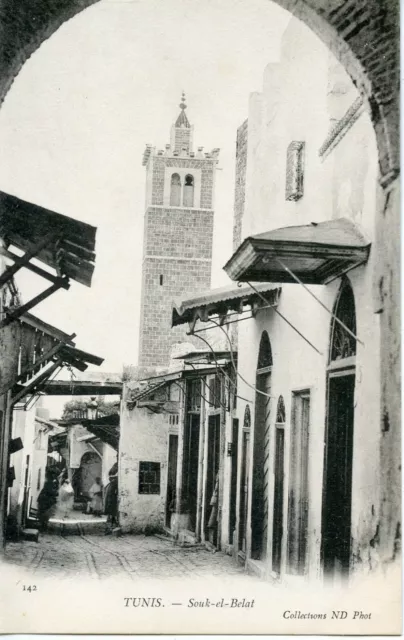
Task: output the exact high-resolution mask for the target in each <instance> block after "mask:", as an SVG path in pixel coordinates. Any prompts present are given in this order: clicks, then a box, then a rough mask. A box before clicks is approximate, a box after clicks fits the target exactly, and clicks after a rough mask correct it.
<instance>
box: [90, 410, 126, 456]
mask: <svg viewBox="0 0 404 640" xmlns="http://www.w3.org/2000/svg"><path fill="white" fill-rule="evenodd" d="M80 424H81V425H82V426H83V427H85V428H86V429H87V431H90V433H92V434H93V435H94V436H95V437H97V438H99V439H100V440H101V441H102V442H105V444H108V445H109V446H110V447H112V448H113V449H115V451H118V446H119V425H120V417H119V414H118V413H113V414H111V415H110V416H103V417H102V418H95V419H94V420H81V421H80ZM86 437H87V436H86Z"/></svg>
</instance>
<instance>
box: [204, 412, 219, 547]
mask: <svg viewBox="0 0 404 640" xmlns="http://www.w3.org/2000/svg"><path fill="white" fill-rule="evenodd" d="M219 464H220V415H214V416H209V419H208V459H207V470H206V471H207V472H206V491H205V536H206V538H207V540H209V542H211V543H212V544H213V545H215V547H216V546H217V545H218V514H219V489H218V475H219ZM215 489H216V491H215Z"/></svg>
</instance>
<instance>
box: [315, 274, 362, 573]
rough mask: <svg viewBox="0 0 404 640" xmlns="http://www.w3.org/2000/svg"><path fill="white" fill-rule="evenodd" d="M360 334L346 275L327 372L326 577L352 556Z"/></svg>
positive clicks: (323, 541) (340, 570) (344, 568)
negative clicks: (356, 373) (353, 485)
mask: <svg viewBox="0 0 404 640" xmlns="http://www.w3.org/2000/svg"><path fill="white" fill-rule="evenodd" d="M356 335H357V330H356V313H355V299H354V294H353V290H352V287H351V285H350V282H349V280H348V278H346V277H345V278H344V279H343V281H342V283H341V288H340V290H339V294H338V296H337V300H336V303H335V305H334V314H333V320H332V323H331V339H330V356H329V366H328V373H327V396H328V397H327V405H328V411H327V424H326V430H325V447H324V479H323V510H322V539H321V544H322V549H321V551H322V562H323V569H324V574H325V576H327V577H332V576H337V575H339V576H341V577H344V576H347V575H348V574H349V565H350V558H351V519H352V513H351V511H352V468H353V437H354V413H355V404H354V402H355V399H354V396H355V371H356V369H355V367H356V337H355V336H356Z"/></svg>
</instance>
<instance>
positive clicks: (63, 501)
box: [56, 475, 74, 520]
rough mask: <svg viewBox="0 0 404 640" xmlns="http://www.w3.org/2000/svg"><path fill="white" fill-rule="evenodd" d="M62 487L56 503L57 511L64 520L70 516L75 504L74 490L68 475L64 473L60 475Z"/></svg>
mask: <svg viewBox="0 0 404 640" xmlns="http://www.w3.org/2000/svg"><path fill="white" fill-rule="evenodd" d="M59 479H60V483H61V484H60V488H59V495H58V499H57V503H56V512H57V514H58V515H59V516H60V517H61V518H63V519H64V520H65V519H66V518H67V517H68V515H69V513H70V512H71V511H72V510H73V504H74V491H73V487H72V485H71V483H70V480H69V478H68V477H65V476H64V475H63V476H62V477H59Z"/></svg>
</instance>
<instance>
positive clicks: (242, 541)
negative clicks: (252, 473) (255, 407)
mask: <svg viewBox="0 0 404 640" xmlns="http://www.w3.org/2000/svg"><path fill="white" fill-rule="evenodd" d="M250 426H251V413H250V407H249V405H247V406H246V408H245V411H244V421H243V431H242V442H241V474H240V514H239V528H238V549H239V552H240V554H241V555H242V556H244V557H245V555H246V553H247V521H248V488H249V464H250Z"/></svg>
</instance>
